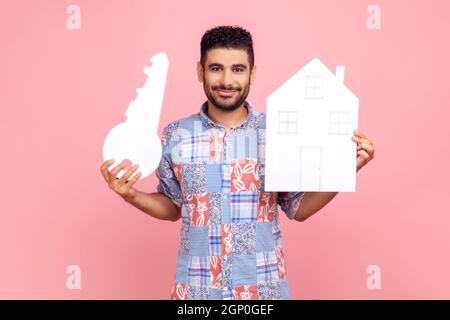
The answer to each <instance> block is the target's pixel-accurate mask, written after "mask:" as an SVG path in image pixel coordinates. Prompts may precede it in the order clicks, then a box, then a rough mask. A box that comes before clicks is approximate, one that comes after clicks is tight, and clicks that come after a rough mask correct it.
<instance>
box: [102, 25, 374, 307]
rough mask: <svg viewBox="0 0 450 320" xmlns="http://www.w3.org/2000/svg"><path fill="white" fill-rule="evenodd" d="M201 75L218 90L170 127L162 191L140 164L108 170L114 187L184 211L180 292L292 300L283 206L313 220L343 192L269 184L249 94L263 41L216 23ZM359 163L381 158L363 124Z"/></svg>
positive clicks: (291, 214) (357, 137) (129, 197)
mask: <svg viewBox="0 0 450 320" xmlns="http://www.w3.org/2000/svg"><path fill="white" fill-rule="evenodd" d="M197 74H198V79H199V81H200V82H202V83H203V88H204V91H205V94H206V97H207V98H208V99H207V101H205V102H204V103H203V104H202V105H201V108H200V112H199V113H197V114H193V115H191V116H189V117H186V118H183V119H180V120H178V121H174V122H172V123H170V124H169V125H167V126H166V127H165V128H164V130H163V138H162V145H163V156H162V159H161V162H160V165H159V168H158V169H157V171H156V174H157V176H158V178H159V184H158V186H157V190H158V192H156V193H151V194H146V193H143V192H140V191H138V190H136V189H134V188H133V184H134V183H135V182H136V181H137V179H138V177H139V176H138V175H135V177H133V178H131V179H130V180H129V181H127V179H128V178H129V177H130V176H131V175H132V174H133V173H134V172H135V171H136V170H137V167H136V166H133V167H131V168H129V169H128V170H127V171H126V173H125V174H124V175H123V176H122V177H121V178H120V179H117V178H115V176H116V174H117V173H118V172H119V171H120V170H121V169H123V168H125V167H126V166H125V164H124V163H122V164H119V165H117V166H116V167H114V168H113V169H112V170H111V173H109V172H108V171H107V168H108V167H109V166H110V165H111V164H112V162H111V161H107V162H105V163H104V164H103V165H102V167H101V171H102V172H103V175H104V177H105V180H106V181H107V182H108V184H109V186H110V187H111V188H112V189H113V190H114V191H116V192H117V193H118V194H120V195H121V196H122V197H123V198H124V199H125V200H126V201H128V202H129V203H130V204H132V205H133V206H135V207H137V208H139V209H140V210H142V211H144V212H146V213H148V214H149V215H151V216H153V217H155V218H158V219H165V220H171V221H177V220H178V219H180V218H181V219H182V223H181V232H180V249H179V251H178V256H177V265H176V273H175V279H174V285H173V287H172V294H171V298H173V299H260V300H263V299H270V300H273V299H290V293H289V288H288V281H287V273H286V261H285V257H284V254H283V249H282V241H281V231H280V226H279V215H278V205H280V207H281V209H282V211H283V212H284V213H285V214H286V215H287V217H288V218H289V219H291V220H297V221H304V220H306V219H307V218H308V217H310V216H311V215H313V214H314V213H315V212H317V211H318V210H320V209H321V208H322V207H323V206H325V205H326V204H327V203H328V202H329V201H330V200H331V199H333V198H334V197H335V196H336V194H337V192H265V191H264V142H265V136H264V134H265V133H264V132H265V130H264V129H265V120H266V119H265V114H264V113H260V112H257V111H256V110H254V109H253V107H252V106H251V105H250V103H249V102H247V101H246V98H247V95H248V93H249V90H250V85H251V84H252V83H253V82H254V81H255V76H256V66H255V65H254V53H253V43H252V38H251V35H250V33H249V32H247V31H246V30H245V29H242V28H240V27H230V26H220V27H216V28H213V29H210V30H208V31H207V32H206V33H205V34H204V35H203V37H202V40H201V57H200V61H199V62H198V63H197ZM352 139H353V141H354V142H357V143H358V151H357V152H358V154H357V167H356V170H357V171H358V170H359V169H361V168H362V167H363V166H364V165H365V164H366V163H367V162H369V161H370V160H371V159H372V158H373V157H374V147H373V144H372V142H371V141H370V140H369V139H367V138H366V137H365V136H364V134H363V133H361V132H360V131H355V132H354V135H353V137H352Z"/></svg>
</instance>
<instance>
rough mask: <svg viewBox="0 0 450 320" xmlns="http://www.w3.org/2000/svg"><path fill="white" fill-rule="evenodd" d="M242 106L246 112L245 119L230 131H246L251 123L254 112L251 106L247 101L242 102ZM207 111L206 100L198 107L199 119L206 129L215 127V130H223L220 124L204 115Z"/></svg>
mask: <svg viewBox="0 0 450 320" xmlns="http://www.w3.org/2000/svg"><path fill="white" fill-rule="evenodd" d="M244 106H245V107H246V108H247V111H248V114H247V117H246V118H245V120H244V121H243V122H242V123H241V124H240V125H238V126H236V127H234V128H231V129H230V130H237V129H244V130H245V129H247V127H248V126H249V123H250V122H251V121H250V120H251V119H253V118H254V117H255V110H254V109H253V107H252V105H251V104H250V103H249V102H248V101H245V102H244ZM207 110H208V100H206V101H205V102H204V103H203V104H202V105H201V107H200V118H201V119H202V121H203V123H204V124H205V125H206V126H207V127H208V128H212V127H215V128H222V129H224V128H225V127H224V126H222V125H221V124H218V123H217V122H214V121H213V120H212V119H211V118H209V117H208V115H207V114H206V111H207Z"/></svg>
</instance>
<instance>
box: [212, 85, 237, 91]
mask: <svg viewBox="0 0 450 320" xmlns="http://www.w3.org/2000/svg"><path fill="white" fill-rule="evenodd" d="M212 89H213V90H224V91H225V90H228V91H241V88H234V87H229V88H225V87H221V86H216V87H212Z"/></svg>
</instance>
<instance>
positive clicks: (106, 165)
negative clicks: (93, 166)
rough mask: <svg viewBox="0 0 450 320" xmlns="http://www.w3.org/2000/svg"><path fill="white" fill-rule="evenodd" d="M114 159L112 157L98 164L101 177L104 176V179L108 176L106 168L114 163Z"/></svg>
mask: <svg viewBox="0 0 450 320" xmlns="http://www.w3.org/2000/svg"><path fill="white" fill-rule="evenodd" d="M114 161H115V160H114V159H110V160H107V161H105V162H103V164H102V165H101V166H100V171H101V173H102V175H103V178H105V180H106V181H108V176H109V172H108V168H109V166H110V165H111V164H113V163H114Z"/></svg>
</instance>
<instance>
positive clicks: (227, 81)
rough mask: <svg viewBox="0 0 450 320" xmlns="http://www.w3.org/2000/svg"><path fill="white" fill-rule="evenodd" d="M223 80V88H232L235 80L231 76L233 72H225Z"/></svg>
mask: <svg viewBox="0 0 450 320" xmlns="http://www.w3.org/2000/svg"><path fill="white" fill-rule="evenodd" d="M221 80H222V81H221V84H222V86H223V87H225V88H229V87H232V86H233V78H232V75H231V71H230V70H225V71H224V72H223V76H222V79H221Z"/></svg>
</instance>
